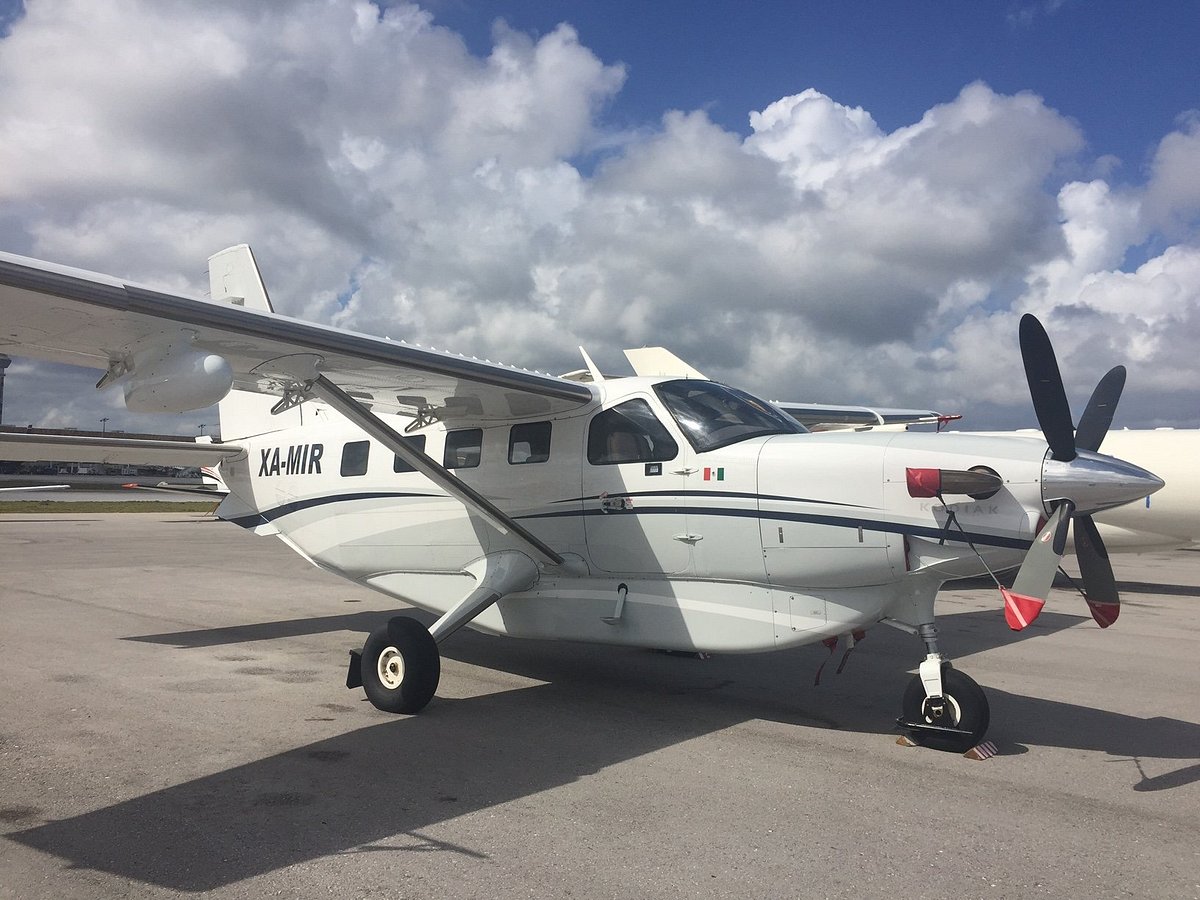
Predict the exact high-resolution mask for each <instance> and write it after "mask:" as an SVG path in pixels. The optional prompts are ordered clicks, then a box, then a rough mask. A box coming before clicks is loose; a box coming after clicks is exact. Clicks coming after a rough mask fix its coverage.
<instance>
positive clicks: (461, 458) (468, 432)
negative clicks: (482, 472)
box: [442, 428, 483, 469]
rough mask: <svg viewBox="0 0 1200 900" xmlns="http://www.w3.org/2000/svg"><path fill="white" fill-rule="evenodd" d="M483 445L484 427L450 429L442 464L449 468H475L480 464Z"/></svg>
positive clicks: (447, 433)
mask: <svg viewBox="0 0 1200 900" xmlns="http://www.w3.org/2000/svg"><path fill="white" fill-rule="evenodd" d="M482 445H483V429H482V428H463V429H462V430H460V431H448V432H446V452H445V454H444V455H443V457H442V465H444V466H445V467H446V468H447V469H473V468H475V467H476V466H477V465H479V450H480V447H481V446H482Z"/></svg>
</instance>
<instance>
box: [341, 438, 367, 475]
mask: <svg viewBox="0 0 1200 900" xmlns="http://www.w3.org/2000/svg"><path fill="white" fill-rule="evenodd" d="M370 450H371V442H370V441H351V442H350V443H349V444H346V446H344V447H342V475H343V476H347V475H366V474H367V456H368V455H369V454H370Z"/></svg>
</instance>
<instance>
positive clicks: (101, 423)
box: [100, 416, 108, 434]
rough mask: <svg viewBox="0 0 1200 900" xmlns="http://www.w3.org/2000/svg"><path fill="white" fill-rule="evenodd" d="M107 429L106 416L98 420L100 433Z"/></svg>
mask: <svg viewBox="0 0 1200 900" xmlns="http://www.w3.org/2000/svg"><path fill="white" fill-rule="evenodd" d="M107 431H108V416H105V417H104V418H103V419H101V420H100V433H101V434H105V433H106V432H107Z"/></svg>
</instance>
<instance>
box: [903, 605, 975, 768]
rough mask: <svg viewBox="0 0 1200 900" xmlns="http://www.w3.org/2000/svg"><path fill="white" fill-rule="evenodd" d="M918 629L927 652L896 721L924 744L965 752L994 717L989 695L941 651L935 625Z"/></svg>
mask: <svg viewBox="0 0 1200 900" xmlns="http://www.w3.org/2000/svg"><path fill="white" fill-rule="evenodd" d="M888 624H895V623H892V622H889V623H888ZM905 630H908V629H905ZM915 631H916V633H917V634H918V635H919V636H920V637H921V639H922V640H924V641H925V647H926V650H927V654H926V656H925V659H924V660H923V661H922V662H921V666H920V669H919V670H918V672H917V674H916V675H914V676H913V679H912V681H910V682H909V684H908V688H907V689H906V690H905V691H904V700H903V701H902V703H901V716H900V718H899V719H897V720H896V724H897V725H898V726H899V727H900V728H902V729H904V730H905V731H907V732H909V734H910V736H911V737H912V740H913V741H914V742H916V743H918V744H920V745H921V746H923V747H930V748H932V749H934V750H946V751H949V752H952V753H965V752H966V751H968V750H970V749H971V748H972V747H974V746H976V745H977V744H978V743H979V742H980V741H982V740H983V735H984V733H985V732H986V731H987V727H988V721H989V719H990V717H991V713H990V710H989V709H988V702H987V697H986V696H985V695H984V693H983V689H982V688H981V687H980V686H979V685H978V684H976V683H975V680H974V679H972V678H971V677H970V676H969V675H965V674H963V673H962V672H960V671H958V669H956V668H954V666H952V665H951V664H950V661H949V660H948V659H945V658H943V657H942V655H941V654H940V653H939V652H938V649H937V627H936V626H935V625H933V624H932V623H930V624H925V625H921V626H919V627H918V628H917V629H915Z"/></svg>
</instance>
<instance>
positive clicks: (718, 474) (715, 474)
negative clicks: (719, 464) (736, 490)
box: [704, 466, 725, 481]
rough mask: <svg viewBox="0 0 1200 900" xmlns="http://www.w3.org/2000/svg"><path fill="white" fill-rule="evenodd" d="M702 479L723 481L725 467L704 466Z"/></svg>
mask: <svg viewBox="0 0 1200 900" xmlns="http://www.w3.org/2000/svg"><path fill="white" fill-rule="evenodd" d="M704 480H705V481H724V480H725V469H724V468H721V469H710V468H709V467H708V466H705V467H704Z"/></svg>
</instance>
